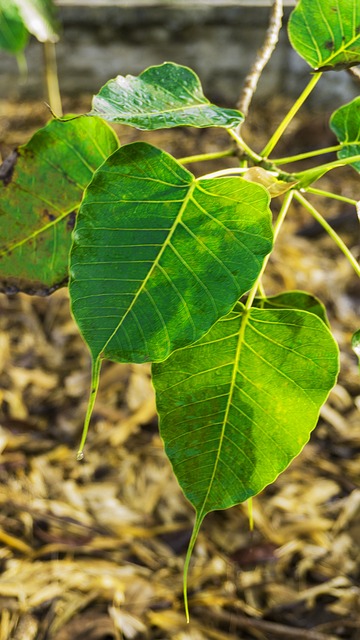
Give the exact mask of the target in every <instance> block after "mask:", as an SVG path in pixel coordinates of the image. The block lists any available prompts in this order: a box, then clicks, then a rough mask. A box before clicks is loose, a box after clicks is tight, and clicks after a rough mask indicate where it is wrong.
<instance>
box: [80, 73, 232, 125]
mask: <svg viewBox="0 0 360 640" xmlns="http://www.w3.org/2000/svg"><path fill="white" fill-rule="evenodd" d="M92 107H93V108H92V111H91V113H90V115H98V116H101V117H102V118H104V119H105V120H108V121H109V122H116V123H121V124H127V125H130V126H132V127H136V128H137V129H143V130H146V131H152V130H154V129H169V128H171V127H180V126H185V125H187V126H191V127H226V128H231V127H236V126H237V125H238V124H239V123H240V122H242V121H243V119H244V117H243V115H242V114H241V113H240V111H236V110H235V109H222V108H220V107H217V106H215V105H213V104H211V103H210V102H209V100H207V98H205V96H204V94H203V91H202V87H201V84H200V80H199V78H198V77H197V75H196V74H195V73H194V71H192V70H191V69H188V67H183V66H181V65H179V64H175V63H173V62H165V63H164V64H162V65H159V66H156V67H149V69H146V70H145V71H143V72H142V73H141V74H140V75H139V76H138V77H135V76H130V75H128V76H125V77H123V76H117V78H115V79H114V80H109V82H107V83H106V84H105V85H104V86H103V87H102V88H101V89H100V91H99V93H98V94H97V95H96V96H94V99H93V105H92Z"/></svg>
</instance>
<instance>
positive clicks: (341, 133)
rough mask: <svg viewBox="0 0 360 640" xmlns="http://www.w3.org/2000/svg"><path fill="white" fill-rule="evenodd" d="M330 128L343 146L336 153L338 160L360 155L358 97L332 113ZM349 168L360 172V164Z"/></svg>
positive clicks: (359, 101)
mask: <svg viewBox="0 0 360 640" xmlns="http://www.w3.org/2000/svg"><path fill="white" fill-rule="evenodd" d="M330 128H331V129H332V131H333V132H334V133H335V135H336V137H337V139H338V140H339V142H341V144H342V145H343V148H342V149H340V151H338V157H339V158H351V157H352V156H358V155H360V96H359V97H357V98H355V99H354V100H352V101H351V102H349V103H348V104H344V105H343V106H342V107H340V108H339V109H337V110H336V111H334V113H333V114H332V116H331V118H330ZM351 166H352V167H354V169H356V171H360V162H354V163H353V164H352V165H351Z"/></svg>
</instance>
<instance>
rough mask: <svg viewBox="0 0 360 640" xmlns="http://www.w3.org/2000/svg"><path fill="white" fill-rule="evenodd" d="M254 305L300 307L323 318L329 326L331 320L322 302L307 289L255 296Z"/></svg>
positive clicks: (264, 307) (275, 307) (259, 306)
mask: <svg viewBox="0 0 360 640" xmlns="http://www.w3.org/2000/svg"><path fill="white" fill-rule="evenodd" d="M253 306H254V307H257V308H260V309H298V310H300V311H309V312H310V313H313V314H314V315H316V316H318V317H319V318H321V320H322V321H323V322H325V324H326V325H327V326H329V322H328V319H327V315H326V309H325V307H324V305H323V304H322V302H320V300H319V299H318V298H316V297H315V296H313V295H311V294H310V293H307V292H306V291H285V293H279V294H277V295H276V296H270V297H269V298H255V300H254V304H253Z"/></svg>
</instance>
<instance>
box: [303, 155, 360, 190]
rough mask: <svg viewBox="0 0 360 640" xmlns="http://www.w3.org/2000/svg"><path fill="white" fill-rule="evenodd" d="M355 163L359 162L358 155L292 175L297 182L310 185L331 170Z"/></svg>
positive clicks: (359, 156)
mask: <svg viewBox="0 0 360 640" xmlns="http://www.w3.org/2000/svg"><path fill="white" fill-rule="evenodd" d="M355 162H360V155H356V156H351V157H349V158H340V159H339V160H334V161H333V162H327V163H326V164H321V165H319V166H318V167H315V168H313V169H306V170H305V171H300V172H299V173H294V174H293V175H294V177H295V178H296V179H297V180H301V181H302V182H303V183H304V182H305V181H308V183H309V184H310V183H311V182H315V180H318V179H319V178H321V177H322V176H323V175H324V174H325V173H327V172H328V171H331V170H332V169H337V168H338V167H344V166H345V165H347V164H354V163H355ZM304 186H305V185H304Z"/></svg>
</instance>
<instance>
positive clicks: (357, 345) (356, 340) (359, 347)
mask: <svg viewBox="0 0 360 640" xmlns="http://www.w3.org/2000/svg"><path fill="white" fill-rule="evenodd" d="M351 346H352V348H353V351H354V353H355V354H356V355H357V357H358V359H359V370H360V329H358V331H355V333H354V335H353V337H352V340H351Z"/></svg>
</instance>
